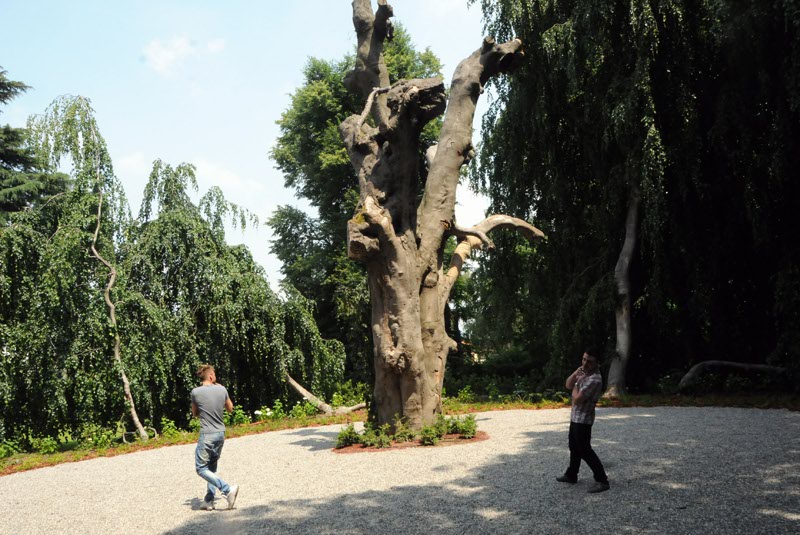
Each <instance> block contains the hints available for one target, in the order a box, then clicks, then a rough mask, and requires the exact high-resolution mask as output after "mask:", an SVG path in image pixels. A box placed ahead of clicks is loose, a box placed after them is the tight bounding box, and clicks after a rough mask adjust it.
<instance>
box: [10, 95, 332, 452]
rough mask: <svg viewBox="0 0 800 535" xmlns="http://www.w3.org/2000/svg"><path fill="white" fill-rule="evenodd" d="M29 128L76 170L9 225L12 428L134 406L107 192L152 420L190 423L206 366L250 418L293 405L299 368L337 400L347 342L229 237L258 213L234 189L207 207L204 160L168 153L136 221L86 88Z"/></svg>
mask: <svg viewBox="0 0 800 535" xmlns="http://www.w3.org/2000/svg"><path fill="white" fill-rule="evenodd" d="M27 134H28V136H27V137H26V139H28V140H29V143H30V147H29V151H30V154H32V155H33V157H34V158H35V161H36V162H43V163H41V164H37V165H40V166H41V168H42V170H44V171H46V172H52V171H54V170H55V169H58V168H63V167H65V166H69V167H70V169H71V172H70V176H69V178H68V187H66V188H64V191H63V192H61V193H60V194H59V195H56V196H53V197H52V198H50V199H48V201H47V202H42V203H41V204H36V203H33V202H32V204H31V209H29V210H24V211H21V212H16V213H14V214H11V215H10V216H9V217H10V218H11V221H12V223H11V224H10V225H8V226H4V227H2V228H0V421H1V422H2V424H3V428H2V432H3V438H14V437H26V436H54V435H55V434H56V433H58V432H60V431H61V430H62V428H66V430H67V431H68V432H72V433H73V434H74V433H77V432H79V429H80V424H79V423H78V422H82V423H86V424H91V425H96V426H99V427H101V428H108V427H110V426H113V425H114V424H115V423H116V422H117V421H118V420H119V416H120V414H123V413H127V406H126V403H125V399H124V397H123V392H122V385H121V381H120V379H119V373H120V371H121V370H120V369H118V368H117V367H116V366H115V365H113V362H114V359H113V358H112V353H113V343H114V334H115V329H114V328H113V326H112V325H111V324H110V323H109V318H108V311H107V309H106V304H105V302H104V299H103V289H104V287H105V284H106V282H107V281H108V270H107V268H106V267H105V266H103V265H102V264H100V262H98V261H97V260H96V259H93V258H91V257H90V256H89V254H87V249H88V248H89V246H90V245H91V243H92V241H93V234H94V230H95V228H96V226H97V207H98V201H99V195H98V193H99V192H102V193H103V207H104V209H103V211H102V214H101V218H102V220H101V225H100V232H99V235H98V237H97V249H98V250H99V252H100V253H101V254H102V256H103V257H104V258H106V259H108V260H109V261H110V262H111V263H112V264H113V265H115V266H116V267H117V280H116V284H115V286H114V288H113V290H112V292H111V299H112V301H113V302H114V303H116V305H117V310H116V311H117V321H118V330H117V331H116V332H118V333H119V336H120V339H121V355H122V365H123V367H124V370H125V372H126V374H127V376H128V378H129V380H130V384H131V390H132V393H133V397H134V400H135V401H136V406H137V410H138V412H139V416H140V418H141V419H142V420H146V421H151V422H160V421H161V420H162V418H166V419H168V420H171V421H173V422H175V425H176V427H182V426H185V425H187V423H188V421H189V419H188V418H187V415H186V413H185V410H186V405H187V400H188V399H189V393H190V392H191V389H192V388H193V387H194V386H196V377H195V376H194V371H195V369H196V368H197V366H198V364H200V363H202V362H209V363H211V364H212V365H214V366H215V367H216V369H217V376H218V377H219V379H220V382H222V383H223V384H224V385H225V386H226V387H227V388H228V390H229V393H230V394H231V397H232V399H235V400H236V401H237V402H238V403H239V404H240V405H241V410H243V411H246V412H250V411H252V410H254V409H256V408H258V407H262V406H264V405H266V404H269V403H272V402H274V400H277V399H287V398H288V396H289V392H288V390H287V386H286V383H285V381H284V377H285V374H286V373H287V372H288V373H291V374H292V376H293V377H296V378H297V379H298V380H300V381H302V382H304V383H305V384H309V385H311V386H312V388H314V389H315V391H318V392H320V393H321V394H322V395H324V396H331V395H332V394H333V391H334V389H335V386H336V384H337V383H339V382H341V380H342V379H343V377H342V375H343V370H344V361H345V355H344V349H343V347H342V344H341V343H339V342H337V341H329V340H325V339H323V338H322V337H321V335H320V332H319V330H318V329H317V327H316V325H315V323H314V319H313V314H314V303H313V302H312V301H309V300H307V299H304V298H302V297H301V296H300V295H299V294H298V293H297V292H296V291H295V290H293V289H292V288H291V287H289V286H285V287H284V288H283V292H282V295H281V296H279V295H276V294H275V293H274V292H273V291H272V290H271V288H270V287H269V284H268V283H267V280H266V277H265V275H264V272H263V269H262V268H261V267H260V266H258V265H257V264H256V263H255V262H254V261H253V258H252V255H251V254H250V252H249V251H248V250H247V249H246V248H245V247H244V246H233V247H231V246H228V245H227V244H226V243H225V241H224V235H223V233H222V230H221V221H223V220H224V219H230V218H233V219H234V220H235V222H236V223H238V224H241V225H244V224H245V223H249V224H254V223H256V222H257V221H256V220H255V218H254V217H252V215H251V214H250V213H249V212H247V211H246V210H244V209H242V208H241V207H237V206H235V205H232V204H230V203H227V202H226V201H225V200H224V198H223V197H222V194H221V192H220V191H219V190H212V191H211V192H209V193H208V194H207V195H206V196H204V197H203V198H202V199H201V201H200V205H199V206H197V205H195V204H193V203H192V202H191V199H190V195H189V193H190V191H191V190H193V189H194V188H196V179H195V175H194V173H195V170H194V167H193V166H191V165H188V164H181V165H179V166H177V167H172V166H171V165H169V164H167V163H165V162H162V161H160V160H157V161H156V162H155V163H154V165H153V171H152V173H151V174H150V178H149V181H148V183H147V186H146V188H145V195H144V200H143V203H142V208H141V210H140V214H139V217H138V218H137V219H132V218H131V217H130V211H129V209H128V207H127V203H126V201H125V197H124V194H123V192H122V189H121V187H120V185H119V182H118V181H117V179H116V177H115V175H114V171H113V167H112V164H111V160H110V158H109V156H108V151H107V149H106V146H105V142H104V140H103V138H102V136H101V135H100V134H99V129H98V126H97V124H96V122H95V120H94V117H93V110H92V109H91V106H90V104H89V102H88V100H86V99H84V98H81V97H64V98H61V99H59V100H57V101H55V102H54V103H53V104H52V105H51V106H50V107H49V108H48V109H47V111H46V112H45V114H43V115H42V116H38V117H34V118H32V119H31V120H30V121H29V127H28V130H27ZM34 205H35V206H34ZM245 414H246V413H245ZM239 421H241V419H240V420H239ZM248 421H249V418H248Z"/></svg>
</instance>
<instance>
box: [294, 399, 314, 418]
mask: <svg viewBox="0 0 800 535" xmlns="http://www.w3.org/2000/svg"><path fill="white" fill-rule="evenodd" d="M318 412H319V410H317V408H316V407H315V406H314V404H313V403H311V402H310V401H307V400H305V399H304V400H303V401H298V402H297V403H295V404H294V407H292V410H290V411H289V418H297V419H304V418H308V417H309V416H314V415H315V414H317V413H318Z"/></svg>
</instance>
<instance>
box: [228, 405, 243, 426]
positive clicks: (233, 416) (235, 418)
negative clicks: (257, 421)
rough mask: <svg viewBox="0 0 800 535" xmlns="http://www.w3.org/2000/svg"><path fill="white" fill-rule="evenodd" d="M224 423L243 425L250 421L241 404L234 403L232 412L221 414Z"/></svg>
mask: <svg viewBox="0 0 800 535" xmlns="http://www.w3.org/2000/svg"><path fill="white" fill-rule="evenodd" d="M222 421H223V422H224V423H225V425H231V426H233V425H243V424H249V423H250V416H248V415H247V413H246V412H245V411H244V409H243V408H242V406H241V405H234V406H233V411H232V412H227V411H226V412H225V414H223V416H222Z"/></svg>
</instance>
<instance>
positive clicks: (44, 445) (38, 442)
mask: <svg viewBox="0 0 800 535" xmlns="http://www.w3.org/2000/svg"><path fill="white" fill-rule="evenodd" d="M31 447H32V448H33V449H34V450H35V451H37V452H38V453H44V454H50V453H55V452H57V451H58V441H57V440H56V439H54V438H53V437H42V438H34V439H31Z"/></svg>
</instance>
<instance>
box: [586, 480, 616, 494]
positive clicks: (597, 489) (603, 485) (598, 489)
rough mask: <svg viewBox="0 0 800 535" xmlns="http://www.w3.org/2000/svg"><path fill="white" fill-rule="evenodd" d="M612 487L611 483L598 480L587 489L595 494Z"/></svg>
mask: <svg viewBox="0 0 800 535" xmlns="http://www.w3.org/2000/svg"><path fill="white" fill-rule="evenodd" d="M610 488H611V485H609V484H608V483H601V482H599V481H598V482H596V483H595V484H594V485H592V486H591V487H589V490H588V491H586V492H589V493H591V494H595V493H597V492H605V491H607V490H608V489H610Z"/></svg>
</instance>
